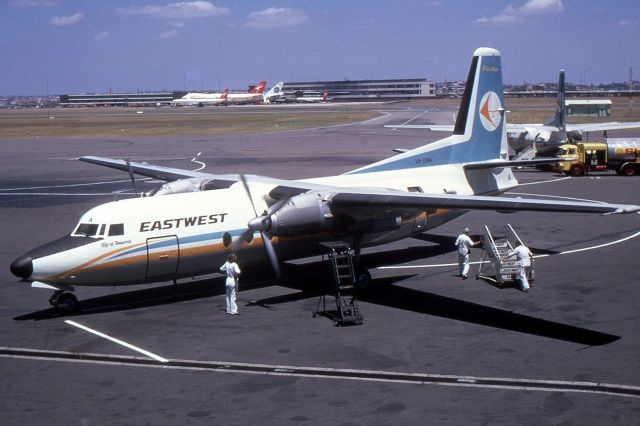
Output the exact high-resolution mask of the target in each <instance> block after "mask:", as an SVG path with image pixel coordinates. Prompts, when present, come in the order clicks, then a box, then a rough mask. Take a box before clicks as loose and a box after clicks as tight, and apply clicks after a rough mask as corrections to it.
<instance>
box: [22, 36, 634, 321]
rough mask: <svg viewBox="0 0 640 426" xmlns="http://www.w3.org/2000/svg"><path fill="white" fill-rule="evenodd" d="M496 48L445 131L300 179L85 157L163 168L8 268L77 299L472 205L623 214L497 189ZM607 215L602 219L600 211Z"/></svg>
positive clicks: (618, 209)
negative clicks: (153, 184) (142, 191)
mask: <svg viewBox="0 0 640 426" xmlns="http://www.w3.org/2000/svg"><path fill="white" fill-rule="evenodd" d="M503 105H504V98H503V87H502V66H501V56H500V52H499V51H497V50H494V49H491V48H486V47H483V48H479V49H477V50H476V51H475V53H474V56H473V59H472V61H471V67H470V70H469V76H468V79H467V83H466V86H465V91H464V95H463V97H462V101H461V105H460V111H459V113H458V117H457V120H456V124H455V127H454V129H453V134H452V135H451V136H449V137H447V138H445V139H442V140H439V141H437V142H433V143H430V144H428V145H424V146H421V147H419V148H416V149H412V150H409V151H406V152H403V153H401V154H399V155H395V156H393V157H390V158H388V159H385V160H382V161H378V162H376V163H373V164H369V165H366V166H363V167H360V168H358V169H356V170H353V171H350V172H348V173H345V174H343V175H338V176H329V177H324V178H315V179H305V180H285V179H275V178H269V177H264V176H253V175H252V176H244V175H216V174H210V173H205V172H202V171H188V170H181V169H177V168H170V167H162V166H154V165H150V164H147V163H134V162H131V163H130V162H128V161H124V160H114V159H108V158H100V157H82V158H81V160H82V161H86V162H89V163H94V164H98V165H103V166H107V167H112V168H115V169H119V170H123V171H130V172H131V173H137V174H140V175H143V176H149V177H153V178H155V179H162V180H165V181H168V183H166V184H164V185H162V186H160V187H158V188H156V189H155V190H153V191H150V192H149V193H147V194H146V196H145V197H140V198H132V199H126V200H120V201H114V202H110V203H106V204H102V205H99V206H97V207H94V208H92V209H90V210H89V211H87V212H86V213H84V214H83V215H82V216H81V218H80V220H79V222H78V224H77V225H76V227H75V228H74V229H73V230H72V231H71V232H70V234H69V235H67V236H65V237H62V238H61V239H59V240H56V241H54V242H51V243H49V244H46V245H44V246H42V247H40V248H36V249H34V250H32V251H30V252H28V253H26V254H24V255H23V256H20V257H19V258H18V259H16V260H15V261H14V262H13V263H12V264H11V271H12V273H13V274H15V275H16V276H18V277H20V278H22V279H23V280H25V281H28V282H31V283H32V286H34V287H42V288H48V289H53V290H54V291H55V293H54V294H53V296H52V297H51V298H50V303H51V304H52V305H53V306H56V307H58V308H60V309H65V310H73V309H75V308H76V307H77V304H78V302H77V299H76V297H75V296H74V295H73V294H72V293H71V291H73V289H74V286H100V285H103V286H121V285H130V284H139V283H147V282H158V281H170V280H175V279H178V278H183V277H192V276H198V275H202V274H207V273H212V272H216V271H218V267H219V266H220V265H221V264H222V263H223V262H224V260H225V259H226V257H227V255H228V253H229V252H230V251H232V250H233V251H236V252H239V254H240V257H241V258H242V261H243V265H246V266H248V265H250V264H252V263H266V262H268V261H270V262H271V264H272V266H273V268H274V270H275V271H276V275H278V274H279V261H280V260H286V259H294V258H300V257H306V256H310V255H317V254H320V253H322V252H323V248H322V246H321V244H320V242H326V241H344V242H346V243H348V244H350V245H351V247H354V248H355V250H356V259H358V258H359V253H360V250H361V249H362V248H363V247H368V246H375V245H380V244H384V243H388V242H392V241H397V240H400V239H403V238H407V237H410V236H413V235H417V234H421V233H423V232H425V231H426V230H429V229H432V228H435V227H437V226H439V225H441V224H443V223H445V222H448V221H450V220H452V219H454V218H456V217H458V216H460V215H462V214H464V213H465V212H467V211H469V210H476V209H480V210H497V211H501V212H502V211H504V212H508V211H522V210H532V211H553V212H582V213H630V212H637V211H639V210H640V206H636V205H620V204H607V203H589V202H578V201H573V202H570V201H553V200H540V199H535V198H520V197H517V198H514V197H497V196H496V195H499V194H502V193H503V192H505V191H507V190H509V189H512V188H515V187H517V186H518V182H517V180H516V178H515V176H514V174H513V173H512V170H511V166H514V165H519V164H521V163H524V164H537V163H540V162H544V161H548V160H529V161H524V162H514V161H509V160H508V159H507V158H508V157H507V140H506V133H505V110H504V108H503ZM603 220H607V219H606V218H603Z"/></svg>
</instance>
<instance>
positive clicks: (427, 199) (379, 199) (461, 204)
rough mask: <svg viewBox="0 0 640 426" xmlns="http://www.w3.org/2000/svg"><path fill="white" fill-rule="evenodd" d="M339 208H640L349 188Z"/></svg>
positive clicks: (336, 198)
mask: <svg viewBox="0 0 640 426" xmlns="http://www.w3.org/2000/svg"><path fill="white" fill-rule="evenodd" d="M331 204H332V205H333V206H336V207H346V208H349V209H350V211H354V210H356V209H358V208H364V209H371V208H375V207H380V208H385V209H389V208H392V209H393V208H397V209H400V210H406V209H419V210H433V209H460V210H500V211H507V210H510V211H520V210H530V211H548V212H576V213H603V214H609V213H633V212H638V211H640V206H636V205H624V204H608V203H588V202H576V201H562V202H560V201H551V200H539V199H535V198H520V197H492V196H476V195H449V194H443V195H436V194H424V193H416V192H408V193H405V192H400V191H398V192H394V191H384V190H380V191H375V190H371V191H370V190H363V191H359V190H357V189H353V190H352V189H346V190H345V191H342V192H339V193H336V194H334V195H333V197H332V198H331Z"/></svg>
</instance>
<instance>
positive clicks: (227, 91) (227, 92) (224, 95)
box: [220, 89, 229, 101]
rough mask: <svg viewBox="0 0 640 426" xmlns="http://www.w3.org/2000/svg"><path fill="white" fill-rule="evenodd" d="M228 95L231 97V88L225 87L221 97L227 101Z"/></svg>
mask: <svg viewBox="0 0 640 426" xmlns="http://www.w3.org/2000/svg"><path fill="white" fill-rule="evenodd" d="M228 97H229V89H224V92H222V95H221V96H220V98H221V99H223V100H225V101H226V100H227V98H228Z"/></svg>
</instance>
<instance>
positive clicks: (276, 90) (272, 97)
mask: <svg viewBox="0 0 640 426" xmlns="http://www.w3.org/2000/svg"><path fill="white" fill-rule="evenodd" d="M283 87H284V81H281V82H279V83H278V84H276V85H275V86H273V87H272V88H271V89H269V91H268V92H267V93H265V94H264V96H263V97H262V103H264V104H271V103H273V102H277V101H278V99H280V98H282V97H283V96H284V91H283V90H282V88H283Z"/></svg>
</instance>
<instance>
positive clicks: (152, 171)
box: [79, 156, 333, 198]
mask: <svg viewBox="0 0 640 426" xmlns="http://www.w3.org/2000/svg"><path fill="white" fill-rule="evenodd" d="M79 160H80V161H84V162H86V163H91V164H97V165H99V166H104V167H109V168H112V169H116V170H122V171H124V172H129V166H130V167H131V171H132V172H133V173H135V174H138V175H141V176H147V177H150V178H154V179H160V180H164V181H167V182H172V181H176V180H180V179H189V178H204V179H211V180H216V181H218V182H227V183H229V184H233V183H235V182H240V180H242V178H241V177H240V175H237V174H232V175H219V174H213V173H206V172H199V171H191V170H185V169H178V168H175V167H165V166H158V165H154V164H149V163H146V162H144V163H139V162H135V161H130V162H129V164H127V162H126V161H125V160H115V159H112V158H105V157H93V156H85V157H80V158H79ZM246 177H247V178H249V179H250V180H251V181H252V182H258V183H266V184H272V185H275V186H276V187H277V191H272V192H273V194H272V196H273V197H275V198H280V197H291V196H294V195H298V194H302V193H304V192H307V191H311V190H325V191H326V190H330V189H333V187H332V186H327V185H322V184H316V183H311V182H304V181H293V180H286V179H276V178H270V177H266V176H256V175H246Z"/></svg>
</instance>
